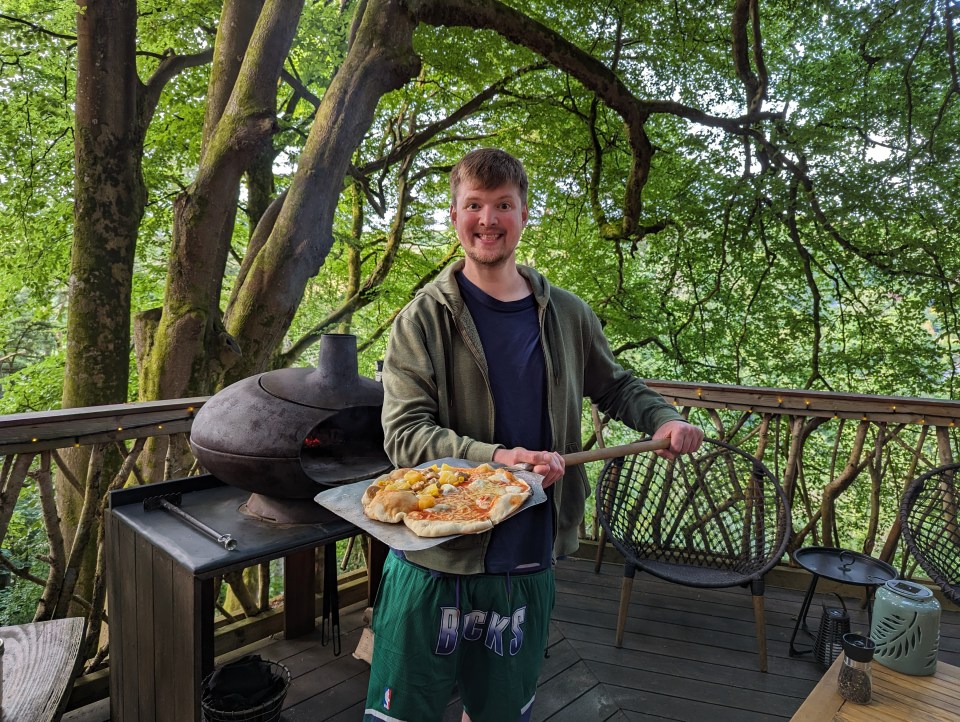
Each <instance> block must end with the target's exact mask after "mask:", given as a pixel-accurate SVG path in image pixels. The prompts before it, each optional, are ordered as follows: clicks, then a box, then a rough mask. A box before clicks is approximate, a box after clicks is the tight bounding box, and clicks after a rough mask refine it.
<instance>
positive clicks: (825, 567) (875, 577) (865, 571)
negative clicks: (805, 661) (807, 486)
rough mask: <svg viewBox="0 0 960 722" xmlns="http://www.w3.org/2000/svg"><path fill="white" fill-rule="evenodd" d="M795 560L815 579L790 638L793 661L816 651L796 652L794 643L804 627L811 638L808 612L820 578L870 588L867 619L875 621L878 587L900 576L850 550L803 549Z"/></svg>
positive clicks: (890, 568)
mask: <svg viewBox="0 0 960 722" xmlns="http://www.w3.org/2000/svg"><path fill="white" fill-rule="evenodd" d="M793 560H794V561H795V562H796V563H797V564H799V565H800V566H801V567H803V568H804V569H806V570H807V571H808V572H810V574H812V575H813V576H812V578H811V579H810V585H809V586H808V587H807V593H806V595H805V596H804V598H803V604H802V605H801V607H800V614H799V615H797V623H796V624H795V625H794V627H793V634H792V635H791V636H790V656H791V657H798V656H800V655H802V654H808V653H810V652H812V651H813V648H812V647H811V648H810V649H797V648H796V647H795V646H794V642H795V641H796V639H797V632H798V631H800V627H801V626H802V627H803V631H804V632H806V633H807V634H810V630H809V629H807V612H808V611H809V610H810V602H811V601H813V594H814V592H815V591H816V589H817V583H818V582H819V581H820V577H824V578H826V579H830V580H831V581H834V582H840V583H841V584H850V585H852V586H857V587H867V600H868V603H867V615H868V619H871V620H872V617H873V614H872V604H871V602H872V599H873V593H874V592H875V591H876V589H877V587H879V586H881V585H883V584H884V583H885V582H886V581H887V580H889V579H896V578H897V576H898V575H897V570H896V569H894V568H893V567H892V566H890V565H889V564H887V563H886V562H884V561H880V560H879V559H874V558H873V557H871V556H867V555H866V554H861V553H860V552H855V551H850V550H849V549H834V548H833V547H804V548H803V549H797V550H796V551H795V552H794V553H793ZM811 636H812V635H811Z"/></svg>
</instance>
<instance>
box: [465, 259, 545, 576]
mask: <svg viewBox="0 0 960 722" xmlns="http://www.w3.org/2000/svg"><path fill="white" fill-rule="evenodd" d="M456 278H457V283H458V284H459V286H460V293H461V295H462V296H463V300H464V302H465V303H466V305H467V309H468V310H469V311H470V315H471V316H472V317H473V322H474V324H475V325H476V327H477V332H478V333H479V334H480V342H481V343H482V344H483V354H484V356H485V357H486V359H487V371H488V373H489V377H490V387H491V390H492V392H493V403H494V408H495V410H496V413H495V419H494V436H495V438H494V439H492V441H493V442H495V443H498V444H503V445H504V446H505V447H507V448H508V449H509V448H513V447H514V446H522V447H524V448H526V449H532V450H535V451H542V450H544V449H549V448H551V429H550V418H549V415H548V413H547V379H546V366H545V362H544V356H543V348H542V346H541V343H540V320H539V318H538V316H537V304H536V300H535V299H534V297H533V295H530V296H527V297H526V298H523V299H520V300H519V301H499V300H497V299H496V298H493V296H490V295H489V294H487V293H485V292H483V291H482V290H480V289H479V288H477V287H476V286H475V285H474V284H473V283H471V282H470V281H469V280H468V279H467V278H465V277H464V275H463V274H462V273H458V274H456ZM546 491H547V497H548V501H547V502H546V503H544V504H537V505H536V506H532V507H529V508H527V509H525V510H524V511H522V512H520V513H519V514H516V515H514V516H512V517H510V518H509V519H507V520H506V521H504V522H502V523H500V524H498V525H497V526H496V527H494V529H493V532H492V537H491V539H490V546H489V547H488V549H487V556H486V562H485V571H486V572H487V573H488V574H503V573H506V572H528V571H536V570H539V569H546V568H547V567H549V566H550V563H551V559H552V555H553V487H550V488H548V489H547V490H546Z"/></svg>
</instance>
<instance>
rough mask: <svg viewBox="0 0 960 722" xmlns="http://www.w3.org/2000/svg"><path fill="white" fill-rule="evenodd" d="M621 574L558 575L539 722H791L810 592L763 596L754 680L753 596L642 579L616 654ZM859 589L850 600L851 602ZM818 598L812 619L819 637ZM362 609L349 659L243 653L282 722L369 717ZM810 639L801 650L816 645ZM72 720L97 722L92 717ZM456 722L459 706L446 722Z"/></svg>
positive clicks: (561, 571) (323, 650)
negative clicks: (793, 642) (274, 680)
mask: <svg viewBox="0 0 960 722" xmlns="http://www.w3.org/2000/svg"><path fill="white" fill-rule="evenodd" d="M620 578H621V567H619V566H617V565H614V564H605V565H604V567H603V569H602V571H601V573H600V574H594V572H593V564H592V562H588V561H582V560H566V561H563V562H560V564H559V565H558V568H557V586H558V594H557V604H556V608H555V611H554V615H553V617H554V621H553V627H552V633H551V644H550V655H549V657H548V658H547V659H546V660H545V662H544V666H543V671H542V674H541V678H540V686H539V690H538V693H537V701H536V704H535V706H534V715H533V717H534V719H536V720H550V721H551V722H561V721H564V720H570V721H571V722H593V721H594V720H598V721H599V720H616V721H622V720H668V719H669V720H696V721H698V722H699V721H700V720H710V722H722V721H723V720H736V721H737V722H741V721H747V722H748V721H750V720H776V719H789V718H790V717H791V716H792V715H793V713H794V712H795V711H796V710H797V708H798V707H799V706H800V704H801V702H802V701H803V699H804V698H805V697H806V695H807V694H808V693H809V692H810V690H812V689H813V687H814V685H815V684H816V683H817V681H818V680H819V679H820V677H821V675H822V674H823V669H822V668H821V667H820V666H818V665H817V663H816V662H814V661H813V660H811V658H810V655H806V656H803V657H799V658H791V657H790V656H789V651H788V645H789V639H790V634H791V632H792V630H793V625H794V621H795V615H796V614H797V612H798V611H799V609H800V603H801V601H802V592H801V591H797V590H794V589H782V588H776V587H771V586H768V587H767V591H766V596H765V607H766V621H767V642H768V656H769V671H768V672H767V673H766V674H764V673H761V672H759V671H758V666H757V653H756V637H755V634H754V623H753V608H752V604H751V599H750V593H749V591H748V590H746V589H739V588H735V589H727V590H697V589H691V588H688V587H681V586H678V585H674V584H668V583H665V582H660V581H658V580H656V579H654V578H652V577H649V576H647V575H638V577H637V581H636V584H635V586H634V592H633V598H632V604H631V608H630V618H629V620H628V622H627V631H626V636H625V638H624V644H623V648H622V649H617V648H615V647H614V644H613V642H614V632H613V630H614V626H615V622H616V616H617V607H618V603H619V596H620ZM854 591H855V590H851V594H853V593H854ZM844 599H845V601H846V604H847V607H848V609H849V610H850V612H851V617H852V620H853V629H854V630H855V631H867V630H866V627H867V621H866V612H864V611H862V610H861V609H860V608H859V600H858V599H857V598H855V597H853V596H849V597H845V598H844ZM821 600H823V601H825V602H826V603H827V604H828V605H830V606H837V605H838V602H837V600H836V598H835V597H833V596H828V595H823V594H820V593H818V594H817V597H816V598H815V600H814V604H813V606H812V607H811V611H810V619H809V622H810V626H811V628H812V629H814V630H815V629H816V626H817V624H818V621H819V618H820V602H821ZM361 625H362V621H361V609H360V608H352V609H350V610H346V611H345V613H344V614H343V616H342V618H341V644H342V651H341V654H340V655H339V656H336V657H335V656H334V655H333V648H332V644H330V643H327V644H326V645H321V644H320V635H319V633H314V634H313V635H310V636H308V637H304V638H299V639H293V640H280V641H264V642H260V643H258V644H256V645H252V646H251V647H247V648H245V649H244V650H241V651H240V653H249V652H256V653H257V654H260V655H262V656H263V657H264V658H266V659H273V660H278V661H281V662H283V663H284V664H285V665H286V666H287V667H288V668H289V669H290V671H291V673H292V675H293V684H292V685H291V687H290V691H289V693H288V695H287V699H286V704H285V706H286V710H285V712H284V714H283V718H282V719H283V720H284V722H300V721H302V720H303V721H305V720H311V721H316V720H334V721H337V722H356V721H357V720H360V719H361V717H362V711H363V706H364V705H363V701H364V698H365V695H366V687H367V679H368V676H369V675H368V670H369V667H368V666H367V664H366V663H365V662H362V661H359V660H357V659H355V658H354V657H353V656H352V655H351V653H352V652H353V650H354V649H355V648H356V646H357V642H358V640H359V637H360V630H361ZM810 642H811V640H810V639H809V638H808V637H806V636H805V635H804V634H803V633H802V632H801V634H800V635H799V636H798V638H797V646H801V643H802V645H803V646H809V644H810ZM940 659H942V660H944V661H946V662H949V663H951V664H960V613H957V612H946V611H945V612H944V613H943V617H942V620H941V641H940ZM81 714H82V713H81V712H80V711H77V712H74V713H72V715H73V716H72V717H71V716H68V717H66V718H65V719H66V720H71V719H72V720H73V721H74V722H81V721H82V722H101V720H106V717H105V716H103V714H102V713H101V714H100V715H99V716H98V715H96V714H94V713H93V712H92V711H90V710H88V711H87V714H86V715H84V716H81ZM459 719H460V708H459V706H458V704H457V701H456V698H454V699H453V700H452V701H451V704H450V707H449V708H448V713H447V715H446V717H445V720H450V721H451V722H452V721H454V720H459Z"/></svg>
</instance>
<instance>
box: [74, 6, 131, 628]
mask: <svg viewBox="0 0 960 722" xmlns="http://www.w3.org/2000/svg"><path fill="white" fill-rule="evenodd" d="M77 4H78V5H79V6H80V12H78V13H77V91H76V113H75V123H74V148H75V150H74V159H75V176H74V230H73V247H72V251H71V268H70V286H69V292H68V304H69V311H68V315H67V317H68V321H67V344H66V368H65V370H64V383H63V398H62V405H63V408H72V407H78V406H97V405H100V404H111V403H123V402H125V401H126V400H127V385H128V380H129V366H130V352H129V348H130V292H131V286H132V280H133V259H134V252H135V250H136V245H137V233H138V228H139V226H140V220H141V218H142V216H143V210H144V207H145V204H146V188H145V185H144V181H143V175H142V173H141V165H140V163H141V158H142V143H141V140H140V139H141V134H140V129H139V123H138V114H137V113H138V109H137V98H138V84H139V79H138V77H137V68H136V55H135V50H136V29H137V8H136V2H135V1H134V0H98V1H96V2H93V1H92V0H77ZM71 451H72V450H71ZM78 452H79V453H73V454H65V455H64V456H65V458H66V459H67V463H68V464H70V466H71V467H72V469H73V471H74V473H75V475H76V476H77V478H78V479H79V480H80V481H81V483H82V484H86V483H87V479H86V472H87V460H88V458H89V453H88V452H87V453H84V450H78ZM57 487H58V488H57V501H58V506H59V513H60V517H61V523H62V527H63V535H64V539H65V542H66V544H67V545H68V546H69V545H71V544H72V543H73V537H74V532H75V530H76V528H77V525H78V523H79V521H80V513H81V510H82V507H83V497H82V495H80V494H78V493H77V492H76V490H75V489H74V488H73V487H72V486H71V485H69V484H67V483H64V482H63V480H61V479H58V484H57ZM93 546H94V545H92V544H91V545H89V547H88V549H87V552H86V554H85V555H84V561H83V564H82V567H81V571H80V577H79V581H78V583H77V586H76V593H77V594H79V595H80V596H82V597H87V596H88V595H89V591H90V585H91V584H92V580H93V567H94V564H95V562H96V550H95V549H94V548H93ZM73 611H75V610H73Z"/></svg>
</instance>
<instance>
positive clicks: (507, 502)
mask: <svg viewBox="0 0 960 722" xmlns="http://www.w3.org/2000/svg"><path fill="white" fill-rule="evenodd" d="M528 496H530V491H529V489H528V490H527V491H526V492H521V493H511V494H504V495H503V496H501V497H499V498H498V499H497V500H496V501H495V502H494V503H493V506H491V507H490V511H489V512H488V517H489V519H490V521H491V522H493V524H499V523H500V522H502V521H503V520H504V519H506V518H507V517H508V516H510V515H511V514H513V512H515V511H516V510H517V509H519V508H520V505H521V504H523V502H525V501H526V500H527V497H528Z"/></svg>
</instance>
